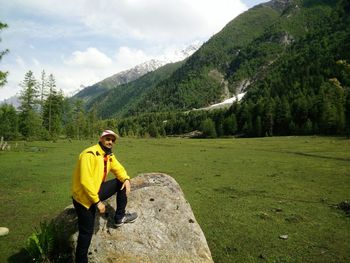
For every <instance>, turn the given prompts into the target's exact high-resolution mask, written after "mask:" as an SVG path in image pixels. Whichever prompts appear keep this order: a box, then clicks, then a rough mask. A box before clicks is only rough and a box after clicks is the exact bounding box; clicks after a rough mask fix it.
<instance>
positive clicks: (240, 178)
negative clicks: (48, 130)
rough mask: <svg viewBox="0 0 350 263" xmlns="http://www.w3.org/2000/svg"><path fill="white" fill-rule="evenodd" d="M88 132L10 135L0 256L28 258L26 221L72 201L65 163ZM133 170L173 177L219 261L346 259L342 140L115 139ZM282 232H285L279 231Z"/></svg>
mask: <svg viewBox="0 0 350 263" xmlns="http://www.w3.org/2000/svg"><path fill="white" fill-rule="evenodd" d="M93 143H95V141H73V142H68V141H59V142H56V143H51V142H25V143H24V142H18V145H17V148H16V149H13V150H12V151H10V152H0V168H1V169H0V185H1V187H0V203H1V213H0V226H6V227H8V228H9V229H10V233H9V235H7V236H3V237H0V262H13V263H14V262H27V261H29V259H28V257H27V256H26V253H25V251H24V246H25V241H26V239H27V238H28V237H29V236H30V234H31V233H32V232H33V231H34V229H35V227H38V226H39V223H40V222H42V221H44V220H50V219H51V218H53V217H54V216H55V215H57V214H58V213H59V212H60V211H62V210H63V209H64V207H66V206H67V205H70V204H71V200H70V185H71V175H72V170H73V168H74V165H75V161H76V158H77V156H78V154H79V152H80V151H81V150H83V149H84V148H85V147H87V146H89V145H91V144H93ZM114 152H115V153H116V155H117V158H118V159H119V160H120V162H121V163H122V164H123V165H124V166H125V167H126V168H127V170H128V172H129V174H130V175H131V176H132V177H134V176H136V175H137V174H139V173H146V172H164V173H167V174H169V175H171V176H173V177H174V178H175V179H176V180H177V182H178V183H179V184H180V186H181V188H182V190H183V191H184V193H185V196H186V198H187V200H188V201H189V203H190V204H191V206H192V209H193V211H194V214H195V216H196V219H197V221H198V223H199V224H200V226H201V227H202V229H203V231H204V234H205V236H206V238H207V241H208V244H209V247H210V249H211V252H212V256H213V259H214V261H215V262H216V263H219V262H224V263H226V262H350V252H349V251H350V216H347V215H346V214H345V212H344V211H342V210H340V209H338V208H337V204H339V203H340V202H342V201H345V200H348V201H350V140H347V139H344V138H329V137H273V138H257V139H212V140H199V139H198V140H197V139H196V140H191V139H179V138H166V139H126V138H123V139H120V141H118V143H117V145H116V146H115V149H114ZM281 235H287V236H288V238H287V239H282V238H280V236H281Z"/></svg>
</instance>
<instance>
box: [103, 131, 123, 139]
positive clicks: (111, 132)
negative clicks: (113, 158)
mask: <svg viewBox="0 0 350 263" xmlns="http://www.w3.org/2000/svg"><path fill="white" fill-rule="evenodd" d="M107 135H111V136H113V137H114V138H115V139H117V138H118V137H119V136H118V135H117V134H116V133H115V132H114V131H112V130H104V131H103V132H102V134H101V136H100V138H102V137H104V136H107Z"/></svg>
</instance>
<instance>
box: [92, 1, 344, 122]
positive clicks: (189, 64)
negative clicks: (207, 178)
mask: <svg viewBox="0 0 350 263" xmlns="http://www.w3.org/2000/svg"><path fill="white" fill-rule="evenodd" d="M337 2H339V1H331V0H319V1H316V0H272V1H270V2H268V3H264V4H261V5H258V6H255V7H253V8H251V9H250V10H248V11H247V12H245V13H243V14H241V15H240V16H238V17H237V18H235V19H234V20H232V21H231V22H230V23H228V24H227V25H226V26H225V27H224V28H223V29H222V30H221V31H220V32H219V33H218V34H216V35H214V36H213V37H212V38H211V39H209V40H208V41H207V42H206V43H204V44H203V45H202V47H201V48H200V49H199V50H197V51H196V52H195V53H194V54H193V55H192V56H190V57H189V58H188V59H187V60H186V61H184V63H183V64H182V65H181V66H180V67H178V68H176V69H174V72H172V73H170V72H169V71H168V74H167V76H168V77H166V78H161V80H160V81H156V82H153V83H152V82H147V85H144V86H147V88H146V89H145V88H141V87H138V85H139V83H138V82H135V83H133V84H132V85H131V86H129V87H132V89H133V90H138V92H136V93H133V92H132V91H129V92H127V91H124V90H123V92H124V93H125V94H128V95H127V96H126V97H125V96H124V95H123V96H120V95H118V92H121V89H117V91H118V92H117V91H116V93H114V95H110V94H111V92H112V91H108V92H106V93H105V94H104V96H106V97H113V98H114V100H116V101H119V102H120V103H112V100H111V99H110V100H108V101H107V100H103V99H102V97H100V98H99V99H98V100H100V101H104V103H103V104H102V103H100V102H98V103H96V104H95V105H96V107H97V110H98V112H99V113H100V115H101V116H104V117H112V116H117V115H118V116H120V115H123V116H129V115H138V114H142V113H146V112H164V111H184V110H191V109H194V108H203V107H207V106H209V105H212V104H214V103H218V102H221V101H223V100H224V99H227V98H229V97H232V95H234V94H239V93H242V92H247V91H248V93H247V95H246V96H247V97H250V98H251V97H252V95H251V94H253V93H255V94H257V93H258V91H257V90H258V89H259V88H258V87H261V84H262V83H265V82H266V81H265V80H268V79H269V78H270V79H271V78H273V77H272V76H274V75H275V73H274V71H275V70H276V69H277V68H281V67H282V68H283V65H284V64H283V63H284V62H285V61H290V60H292V59H293V58H294V57H302V56H303V54H302V52H303V51H301V53H300V54H299V50H302V47H303V46H307V45H308V43H307V41H306V42H305V39H310V40H312V34H314V33H313V32H314V31H315V29H318V28H321V29H322V28H323V27H324V26H326V25H327V23H328V22H329V21H330V20H331V19H333V18H331V17H332V12H334V10H335V7H336V3H337ZM345 2H346V1H345ZM335 23H336V22H335ZM319 34H327V32H323V33H319ZM310 36H311V37H310ZM320 52H322V50H320ZM332 52H336V51H332ZM316 56H317V54H316ZM312 59H314V58H312ZM311 62H312V60H311ZM294 67H298V65H294ZM291 70H293V69H291ZM288 73H289V72H284V73H283V74H284V75H286V76H284V75H283V74H280V76H279V77H280V78H282V79H283V78H286V79H288ZM151 79H152V78H150V79H149V80H151ZM290 83H291V82H290ZM144 86H143V87H144ZM280 86H281V87H285V85H282V84H280ZM263 87H264V88H263V90H266V85H265V86H263ZM124 88H125V89H127V86H125V87H124ZM249 90H252V91H251V92H249ZM249 93H251V94H249ZM133 96H137V97H133ZM125 98H127V99H125ZM122 101H123V103H121V102H122ZM102 105H103V107H102ZM112 105H113V106H112Z"/></svg>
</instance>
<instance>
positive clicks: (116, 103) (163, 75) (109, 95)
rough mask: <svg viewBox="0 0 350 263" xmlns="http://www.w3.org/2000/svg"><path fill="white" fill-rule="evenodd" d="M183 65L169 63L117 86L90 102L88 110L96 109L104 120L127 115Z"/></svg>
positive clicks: (180, 63)
mask: <svg viewBox="0 0 350 263" xmlns="http://www.w3.org/2000/svg"><path fill="white" fill-rule="evenodd" d="M182 64H183V62H181V61H180V62H177V63H169V64H166V65H164V66H162V67H160V68H158V69H156V70H154V71H151V72H149V73H147V74H145V75H143V76H142V77H140V78H138V79H136V80H134V81H131V82H130V83H126V84H123V85H119V86H116V87H115V88H113V89H111V90H109V91H108V92H104V93H101V94H100V95H99V96H97V97H95V98H94V99H92V100H90V101H89V102H88V103H87V108H90V109H91V108H93V107H95V108H96V110H97V114H98V115H99V116H100V117H102V118H110V117H115V116H121V115H125V114H126V112H127V111H128V110H130V109H131V108H132V107H133V106H134V105H135V104H137V103H138V101H140V100H142V99H143V94H144V93H145V92H147V91H148V90H152V89H153V88H154V87H155V86H156V85H157V84H159V83H160V82H161V81H163V80H164V79H167V78H168V77H169V76H170V75H171V74H172V73H173V72H174V71H175V70H176V69H177V68H179V67H180V66H181V65H182Z"/></svg>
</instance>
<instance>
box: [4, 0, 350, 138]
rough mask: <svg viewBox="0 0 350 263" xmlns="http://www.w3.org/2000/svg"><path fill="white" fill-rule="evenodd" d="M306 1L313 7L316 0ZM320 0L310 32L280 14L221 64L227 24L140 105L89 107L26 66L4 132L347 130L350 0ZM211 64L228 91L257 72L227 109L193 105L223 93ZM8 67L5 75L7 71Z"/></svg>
mask: <svg viewBox="0 0 350 263" xmlns="http://www.w3.org/2000/svg"><path fill="white" fill-rule="evenodd" d="M303 2H304V5H305V6H307V4H309V5H311V4H313V5H315V1H311V0H310V1H303ZM321 2H322V3H323V4H322V3H321ZM321 2H320V3H319V6H318V7H317V9H316V10H319V12H318V13H317V14H315V12H314V11H313V13H312V16H311V15H310V14H308V13H305V14H303V16H305V17H307V19H305V21H304V24H307V23H311V22H312V26H310V27H309V29H308V30H307V33H305V34H301V33H299V37H296V36H298V33H297V32H295V33H294V39H293V38H292V37H291V36H289V35H288V34H286V31H285V29H286V28H285V27H284V28H282V22H279V23H277V22H276V23H275V24H274V27H273V28H272V29H269V30H268V31H264V32H263V33H260V34H258V36H250V40H249V41H246V42H247V43H246V44H244V45H243V42H244V41H243V40H242V41H243V42H242V43H241V44H242V48H241V49H239V52H238V51H237V50H236V49H233V48H232V47H231V48H229V49H228V51H227V50H226V51H227V52H228V53H225V54H226V55H225V56H226V57H230V56H229V55H227V54H231V58H230V60H229V63H228V61H226V62H225V63H223V62H221V63H219V62H220V61H219V60H218V59H217V58H218V56H213V55H212V54H217V53H220V52H221V53H222V52H223V48H222V47H221V46H220V45H219V44H218V43H221V44H222V43H223V42H222V41H224V40H223V39H226V40H227V39H229V38H228V36H230V34H229V33H230V32H228V33H227V32H224V33H225V34H222V33H221V34H220V35H217V36H215V37H213V39H212V40H210V41H208V42H207V43H206V44H205V45H204V48H202V49H200V50H199V52H197V53H195V54H194V55H193V56H192V57H190V58H189V59H188V60H187V61H186V63H184V65H183V66H181V67H179V68H174V70H175V71H174V73H173V74H172V75H171V76H170V77H168V78H165V79H164V80H162V81H161V82H160V83H158V84H157V85H156V86H155V88H156V89H150V90H149V91H148V93H146V94H141V93H139V92H138V96H139V97H138V99H137V100H136V103H134V104H133V105H131V106H128V105H124V106H123V107H124V110H123V112H124V113H125V114H124V115H114V116H113V114H109V115H107V116H106V114H103V112H101V111H100V109H101V108H99V105H98V104H97V103H95V104H89V107H86V105H84V101H83V100H79V99H78V100H72V99H71V98H66V97H65V96H64V95H63V92H62V91H61V90H59V89H58V88H57V87H56V84H55V78H54V76H53V75H52V74H50V75H49V76H47V75H46V73H45V71H44V70H43V72H42V74H41V76H40V78H36V77H35V76H34V74H33V72H31V71H29V72H27V73H26V75H25V76H24V80H23V81H22V82H21V87H22V91H21V94H20V98H19V99H20V107H19V108H18V109H16V108H14V106H11V105H7V104H3V105H0V120H1V122H0V136H3V137H4V138H5V140H18V139H27V140H34V139H44V140H55V139H58V138H73V139H83V138H94V137H95V136H97V135H98V134H99V133H100V131H101V130H103V129H104V128H106V127H109V128H111V129H115V130H117V131H118V132H119V134H120V135H121V136H131V137H159V136H189V135H188V134H189V133H193V132H195V133H194V134H195V135H194V137H206V138H215V137H223V136H238V137H263V136H281V135H282V136H283V135H314V134H316V135H347V136H349V134H350V63H349V61H350V26H349V25H350V16H349V15H348V14H349V13H350V3H349V1H345V0H340V1H337V2H336V5H335V3H333V2H332V1H331V2H332V3H331V4H329V1H321ZM329 6H331V7H332V8H329ZM310 17H312V19H311V18H310ZM281 21H282V20H281ZM283 21H285V20H283ZM270 22H271V21H269V23H270ZM1 25H2V29H3V28H6V25H5V24H1ZM235 25H237V23H236V24H235ZM288 26H289V27H290V26H291V25H288ZM296 28H298V27H297V26H295V27H294V31H296ZM292 31H293V30H291V31H290V32H292ZM226 34H227V36H226ZM225 36H226V37H225ZM281 37H282V38H283V39H287V40H288V41H287V42H288V45H282V46H281V45H276V43H280V42H278V41H277V42H276V41H275V39H281ZM222 38H223V39H222ZM267 43H270V44H267ZM280 44H281V43H280ZM235 48H237V47H235ZM6 52H7V50H5V51H3V52H2V53H1V56H3V55H5V54H6ZM205 54H207V55H205ZM208 54H211V55H208ZM267 62H268V64H266V63H267ZM210 65H215V67H216V69H217V70H218V72H220V74H222V75H223V76H224V77H225V79H226V80H227V81H228V83H229V84H228V85H229V88H230V89H231V92H237V90H234V89H233V88H232V87H233V86H234V84H235V83H237V82H240V81H242V80H244V79H247V78H249V79H251V80H252V84H251V85H250V86H249V89H248V90H247V92H246V95H245V96H244V98H243V99H242V100H241V101H240V102H235V103H234V104H232V106H231V107H229V108H226V109H219V110H195V109H194V108H197V106H201V105H208V104H210V103H211V101H213V100H215V99H216V100H217V97H218V96H219V95H218V94H219V93H218V92H217V89H220V85H219V84H218V81H216V80H215V79H213V78H211V77H210V74H209V77H208V72H210ZM169 72H170V71H168V72H167V74H168V75H169ZM1 73H2V75H1V76H2V78H1V81H2V83H3V82H4V80H5V79H6V73H4V72H1ZM217 75H218V74H217ZM203 76H204V77H203ZM153 78H154V77H153ZM158 78H159V77H158ZM149 79H150V78H149ZM149 79H148V81H149ZM147 85H148V86H149V85H152V84H147ZM147 85H145V87H146V86H147ZM126 87H128V86H126ZM199 87H205V89H206V91H205V92H204V91H201V90H200V89H199ZM105 96H106V97H108V94H105ZM100 97H101V96H100ZM109 99H110V100H111V98H109ZM100 100H101V98H100ZM104 106H105V108H109V109H111V107H106V106H107V105H104ZM190 137H191V136H190ZM192 137H193V134H192Z"/></svg>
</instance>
